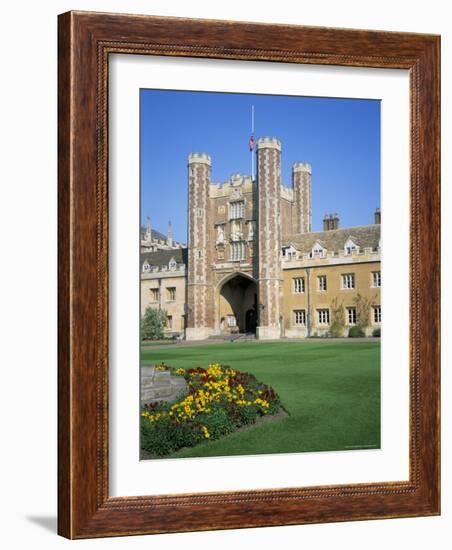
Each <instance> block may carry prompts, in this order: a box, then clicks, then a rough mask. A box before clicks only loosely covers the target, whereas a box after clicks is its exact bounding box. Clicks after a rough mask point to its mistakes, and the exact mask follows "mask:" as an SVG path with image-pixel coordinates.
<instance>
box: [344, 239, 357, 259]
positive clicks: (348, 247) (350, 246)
mask: <svg viewBox="0 0 452 550" xmlns="http://www.w3.org/2000/svg"><path fill="white" fill-rule="evenodd" d="M353 251H356V252H359V246H358V245H357V244H355V243H354V242H353V241H352V239H351V238H350V237H349V238H348V239H347V242H346V243H345V245H344V253H345V254H347V256H350V255H351V254H352V253H353Z"/></svg>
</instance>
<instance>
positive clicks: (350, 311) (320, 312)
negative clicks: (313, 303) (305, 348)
mask: <svg viewBox="0 0 452 550" xmlns="http://www.w3.org/2000/svg"><path fill="white" fill-rule="evenodd" d="M345 311H346V321H347V324H348V325H356V319H357V316H356V308H355V307H347V308H345ZM293 314H294V324H295V325H297V326H303V327H304V326H306V310H305V309H295V310H294V311H293ZM316 315H317V325H324V326H327V325H329V324H330V310H329V309H327V308H319V309H317V310H316ZM372 321H373V323H374V324H380V323H381V306H373V307H372Z"/></svg>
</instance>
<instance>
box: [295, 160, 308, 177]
mask: <svg viewBox="0 0 452 550" xmlns="http://www.w3.org/2000/svg"><path fill="white" fill-rule="evenodd" d="M292 172H293V173H294V174H295V173H296V172H307V173H308V174H312V167H311V165H310V164H309V163H308V162H294V163H293V164H292Z"/></svg>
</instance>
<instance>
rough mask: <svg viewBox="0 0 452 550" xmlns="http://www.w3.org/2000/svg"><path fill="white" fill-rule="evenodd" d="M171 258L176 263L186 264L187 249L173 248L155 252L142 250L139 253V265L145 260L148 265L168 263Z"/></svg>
mask: <svg viewBox="0 0 452 550" xmlns="http://www.w3.org/2000/svg"><path fill="white" fill-rule="evenodd" d="M171 258H174V259H175V260H176V262H177V263H178V264H185V265H187V249H186V248H175V249H173V250H156V251H155V252H142V253H141V255H140V262H141V265H143V263H144V262H145V261H146V260H147V261H148V263H149V265H150V266H159V267H161V266H164V265H168V264H169V262H170V260H171Z"/></svg>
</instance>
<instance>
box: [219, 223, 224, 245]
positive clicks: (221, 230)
mask: <svg viewBox="0 0 452 550" xmlns="http://www.w3.org/2000/svg"><path fill="white" fill-rule="evenodd" d="M217 243H218V244H223V243H224V225H218V226H217Z"/></svg>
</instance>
